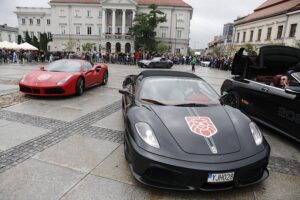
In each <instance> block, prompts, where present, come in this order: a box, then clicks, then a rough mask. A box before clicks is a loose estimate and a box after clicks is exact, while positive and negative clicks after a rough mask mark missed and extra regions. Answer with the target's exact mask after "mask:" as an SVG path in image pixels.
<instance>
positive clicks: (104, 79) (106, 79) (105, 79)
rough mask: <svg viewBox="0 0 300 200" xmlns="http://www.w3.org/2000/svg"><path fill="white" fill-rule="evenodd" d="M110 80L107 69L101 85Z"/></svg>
mask: <svg viewBox="0 0 300 200" xmlns="http://www.w3.org/2000/svg"><path fill="white" fill-rule="evenodd" d="M107 82H108V72H107V71H105V72H104V75H103V81H102V84H101V85H106V84H107Z"/></svg>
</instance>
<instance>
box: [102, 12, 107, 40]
mask: <svg viewBox="0 0 300 200" xmlns="http://www.w3.org/2000/svg"><path fill="white" fill-rule="evenodd" d="M105 33H106V9H103V10H102V36H104V35H105Z"/></svg>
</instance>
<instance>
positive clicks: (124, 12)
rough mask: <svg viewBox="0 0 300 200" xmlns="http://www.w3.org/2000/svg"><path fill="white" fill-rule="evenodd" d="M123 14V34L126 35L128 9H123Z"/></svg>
mask: <svg viewBox="0 0 300 200" xmlns="http://www.w3.org/2000/svg"><path fill="white" fill-rule="evenodd" d="M122 11H123V15H122V35H125V34H126V33H125V32H126V9H123V10H122Z"/></svg>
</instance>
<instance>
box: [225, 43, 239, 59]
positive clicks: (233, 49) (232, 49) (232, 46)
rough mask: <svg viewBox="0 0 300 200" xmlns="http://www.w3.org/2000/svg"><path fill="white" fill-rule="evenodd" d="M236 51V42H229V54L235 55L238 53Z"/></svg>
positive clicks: (230, 55)
mask: <svg viewBox="0 0 300 200" xmlns="http://www.w3.org/2000/svg"><path fill="white" fill-rule="evenodd" d="M236 51H237V48H236V46H235V45H234V44H229V45H228V46H227V56H229V57H233V56H234V54H235V53H236Z"/></svg>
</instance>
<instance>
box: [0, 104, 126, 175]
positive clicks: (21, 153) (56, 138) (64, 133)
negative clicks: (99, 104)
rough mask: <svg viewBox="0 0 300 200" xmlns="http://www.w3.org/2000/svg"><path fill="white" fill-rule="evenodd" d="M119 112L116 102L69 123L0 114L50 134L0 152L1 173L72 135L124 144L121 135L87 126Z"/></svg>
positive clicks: (1, 111)
mask: <svg viewBox="0 0 300 200" xmlns="http://www.w3.org/2000/svg"><path fill="white" fill-rule="evenodd" d="M120 109H121V101H117V102H114V103H112V104H111V105H108V106H106V107H104V108H101V109H99V110H97V111H94V112H91V113H89V114H87V115H85V116H83V117H80V118H79V119H76V120H74V121H72V122H69V123H68V122H63V121H60V120H54V119H48V118H44V117H38V116H32V115H27V114H21V113H15V112H10V111H4V110H0V119H5V120H7V121H14V122H20V123H23V124H30V125H33V126H38V127H43V128H47V129H51V130H52V131H51V132H49V133H47V134H45V135H42V136H39V137H36V138H33V139H31V140H28V141H26V142H24V143H22V144H19V145H17V146H14V147H13V148H10V149H7V150H5V151H2V152H0V173H2V172H4V171H6V170H7V169H10V168H11V167H13V166H15V165H18V164H20V163H21V162H23V161H25V160H27V159H28V158H31V157H32V156H34V155H35V154H37V153H39V152H41V151H43V150H45V149H47V148H49V147H51V146H53V145H54V144H56V143H58V142H60V141H62V140H64V139H66V138H68V137H70V136H71V135H74V134H81V135H87V136H90V137H93V138H97V139H101V140H108V141H112V142H116V143H121V142H123V133H122V132H120V131H114V130H109V129H103V128H98V127H95V128H93V127H89V126H90V124H93V123H94V122H96V121H98V120H101V119H103V118H105V117H107V116H109V115H111V114H112V113H114V112H116V111H118V110H120Z"/></svg>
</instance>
